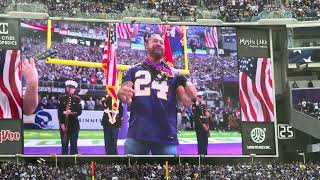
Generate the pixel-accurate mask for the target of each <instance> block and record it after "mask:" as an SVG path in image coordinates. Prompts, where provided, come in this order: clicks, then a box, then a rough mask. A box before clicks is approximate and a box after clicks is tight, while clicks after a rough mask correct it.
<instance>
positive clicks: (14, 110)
mask: <svg viewBox="0 0 320 180" xmlns="http://www.w3.org/2000/svg"><path fill="white" fill-rule="evenodd" d="M5 78H7V77H5ZM3 79H4V77H3V76H2V77H1V79H0V88H1V90H2V91H3V93H4V94H5V96H7V98H8V101H7V102H8V103H9V107H10V110H9V111H10V116H8V118H10V117H12V118H18V117H19V116H18V115H19V112H18V109H17V106H16V104H15V101H14V99H13V97H12V96H11V94H10V92H9V91H8V89H7V88H6V86H5V84H4V82H3ZM7 110H8V109H7Z"/></svg>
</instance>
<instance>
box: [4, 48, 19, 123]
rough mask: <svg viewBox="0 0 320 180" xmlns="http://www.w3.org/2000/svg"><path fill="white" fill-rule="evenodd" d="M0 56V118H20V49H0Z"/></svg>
mask: <svg viewBox="0 0 320 180" xmlns="http://www.w3.org/2000/svg"><path fill="white" fill-rule="evenodd" d="M0 58H1V59H0V75H1V76H0V118H21V117H22V88H21V86H22V83H21V78H22V76H21V61H20V50H0Z"/></svg>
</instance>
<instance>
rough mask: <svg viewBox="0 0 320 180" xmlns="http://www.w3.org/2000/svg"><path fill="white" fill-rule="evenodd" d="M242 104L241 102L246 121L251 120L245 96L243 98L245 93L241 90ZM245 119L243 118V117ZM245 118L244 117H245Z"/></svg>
mask: <svg viewBox="0 0 320 180" xmlns="http://www.w3.org/2000/svg"><path fill="white" fill-rule="evenodd" d="M240 104H241V111H242V114H243V115H244V116H245V118H246V119H245V121H250V118H249V115H248V111H247V106H246V103H245V102H244V98H243V93H242V91H240ZM242 119H243V118H242ZM243 120H244V119H243Z"/></svg>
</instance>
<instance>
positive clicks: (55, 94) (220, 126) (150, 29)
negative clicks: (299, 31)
mask: <svg viewBox="0 0 320 180" xmlns="http://www.w3.org/2000/svg"><path fill="white" fill-rule="evenodd" d="M21 28H22V30H21V36H22V37H21V42H22V58H30V57H34V56H35V55H36V54H39V53H41V52H44V51H46V49H47V47H49V46H48V44H47V43H48V41H47V35H48V32H47V30H48V29H47V21H39V20H23V21H22V22H21ZM108 28H109V29H110V28H112V29H114V31H115V32H116V33H115V38H114V39H113V40H114V44H115V47H116V53H115V54H116V56H115V57H116V60H117V64H121V65H130V66H132V67H136V66H138V67H139V63H140V64H141V63H143V62H144V61H145V58H146V55H147V52H146V49H147V47H145V43H146V39H145V35H146V34H147V33H151V34H159V35H160V36H161V37H162V38H164V39H165V38H166V39H165V40H164V43H165V46H168V44H169V45H170V47H171V48H170V50H171V52H170V54H172V59H173V68H174V69H176V70H185V68H186V64H185V62H188V68H189V69H188V70H189V72H190V73H189V74H187V75H186V77H187V78H188V79H190V81H191V82H192V83H193V84H194V85H195V87H196V88H197V90H198V96H201V97H202V98H203V99H202V101H201V102H202V104H204V107H206V109H207V113H206V118H205V119H206V124H208V126H207V127H208V128H209V133H206V134H205V135H203V134H201V133H199V128H202V127H199V122H198V121H199V119H196V117H197V112H196V110H195V106H197V105H198V104H197V103H194V104H193V106H192V107H187V108H186V107H184V106H181V104H179V103H175V104H173V105H176V106H174V107H175V108H173V109H169V108H167V107H164V106H162V107H159V108H164V109H166V110H167V111H170V112H171V111H172V112H176V118H175V119H174V120H171V122H169V124H170V123H171V124H170V126H169V127H165V128H162V129H160V130H159V128H158V127H157V128H155V130H153V129H152V128H153V126H155V124H156V123H158V122H157V121H155V120H154V119H150V123H149V122H148V121H147V120H144V121H145V122H146V123H145V126H144V127H143V128H141V126H139V127H140V128H141V129H135V128H136V127H137V125H136V124H137V123H138V122H137V119H135V117H136V113H137V112H139V113H142V114H143V113H144V112H147V111H144V110H141V111H139V110H137V109H139V104H138V103H135V102H134V101H135V100H134V98H136V96H137V93H138V92H137V89H136V87H137V86H136V84H135V85H134V87H135V95H134V98H133V103H132V104H131V105H130V106H128V105H126V104H122V107H123V109H121V112H123V113H122V115H123V118H121V123H120V126H119V127H117V128H109V127H106V126H104V120H103V119H104V118H105V117H106V116H109V117H110V109H106V108H105V107H104V104H103V102H104V101H105V100H106V99H107V98H106V96H107V91H106V73H105V72H104V70H103V69H101V68H94V67H78V66H70V65H62V64H63V61H64V60H73V61H86V62H94V63H102V62H103V57H104V55H105V54H104V53H105V52H106V49H104V47H105V44H106V43H105V39H106V35H107V34H108V32H107V29H108ZM51 31H52V35H51V37H52V38H51V44H50V47H51V48H55V49H56V50H57V54H56V55H55V56H54V57H53V58H54V59H58V60H60V61H61V62H62V64H50V63H46V62H45V61H44V60H43V59H39V60H38V61H37V70H38V75H39V92H38V93H39V104H38V107H37V108H36V110H35V111H34V113H33V114H32V115H29V116H26V115H24V116H23V122H24V125H23V127H24V154H31V155H32V154H36V155H39V154H84V155H86V154H87V155H104V154H118V155H122V154H142V155H146V154H154V155H156V154H178V155H196V154H208V155H244V154H247V153H244V150H243V146H244V145H243V138H247V136H244V135H243V134H242V133H247V134H249V137H248V138H250V132H244V131H241V129H242V123H243V122H242V117H243V114H242V113H243V112H242V111H241V107H242V106H241V103H240V102H241V101H240V98H241V97H239V91H240V90H239V65H238V62H240V61H241V63H243V62H242V61H243V60H241V59H240V60H238V59H239V58H238V53H237V51H238V49H237V32H236V28H234V27H210V26H185V27H184V26H179V25H168V26H164V25H152V24H119V23H117V24H113V25H111V26H109V25H108V24H105V23H86V22H68V21H52V28H51ZM165 33H166V34H165ZM184 33H186V34H184ZM165 51H166V50H165ZM130 73H131V72H130V71H127V72H124V74H123V78H122V80H124V81H126V79H128V76H130ZM268 73H270V69H269V72H268ZM136 76H137V75H136ZM141 77H143V78H146V75H144V76H141ZM141 77H135V78H138V80H141V79H139V78H141ZM68 80H72V81H75V82H76V83H77V87H76V89H75V94H74V96H72V97H71V99H72V98H74V99H72V100H70V101H69V99H68V98H70V97H69V96H68V95H67V93H68V92H69V89H68V88H66V82H67V81H68ZM135 80H136V79H135ZM139 82H140V83H141V82H142V81H139ZM142 83H144V82H142ZM149 83H150V82H149ZM71 84H72V83H71ZM153 84H154V83H153V82H152V88H153V86H154V85H153ZM143 85H145V86H148V85H149V84H148V83H145V84H143ZM157 85H159V87H160V85H161V84H157ZM150 86H151V85H150ZM155 87H156V88H157V86H155ZM271 88H272V87H271ZM140 90H141V89H140ZM144 90H146V88H144ZM162 90H163V89H162ZM169 91H170V90H169ZM159 92H162V91H161V88H160V89H159ZM139 93H141V92H139ZM169 94H170V93H169ZM140 95H141V94H140ZM143 96H145V95H143ZM271 97H272V96H271ZM247 98H249V99H250V97H247ZM259 100H260V99H259ZM66 102H71V103H70V104H71V105H68V106H67V108H66V106H63V105H65V104H66ZM174 102H175V101H174ZM198 102H199V101H198ZM161 103H164V102H163V101H161ZM253 103H254V101H253ZM171 105H172V104H171ZM73 106H74V107H73ZM141 106H142V105H141ZM61 107H63V108H64V109H62V110H61ZM70 109H71V112H72V114H71V115H70V116H69V115H68V118H67V120H68V122H69V124H68V127H69V128H67V134H66V133H65V132H66V131H64V130H63V129H65V128H62V127H61V124H64V123H65V117H66V116H65V113H66V111H67V110H70ZM154 109H155V111H157V109H156V108H154ZM117 112H118V111H117ZM119 112H120V111H119ZM79 114H80V115H79ZM158 115H159V116H160V117H162V114H158ZM156 116H157V112H155V114H154V116H153V117H152V118H155V119H157V117H156ZM74 117H77V118H75V119H76V120H73V118H74ZM62 119H64V120H62ZM113 120H115V119H113ZM159 121H162V120H161V119H160V120H159ZM163 121H165V120H163ZM258 121H259V120H258ZM159 124H160V125H161V124H163V122H160V123H159ZM251 126H252V128H251V127H250V128H251V129H252V131H251V129H250V131H251V138H252V139H253V138H260V142H257V143H258V144H260V143H261V142H263V141H264V139H265V138H266V136H267V135H266V134H267V133H266V132H265V129H266V128H264V130H263V128H255V129H254V127H255V126H256V125H255V124H251ZM266 127H267V129H268V128H269V125H268V126H266ZM133 129H135V130H133ZM256 129H258V130H256ZM260 129H261V131H262V132H261V131H260ZM166 131H170V133H172V137H171V136H170V137H169V136H168V137H166V138H169V139H170V138H171V139H175V137H177V139H176V140H167V141H163V139H164V138H163V137H162V136H164V135H166V133H167V132H166ZM248 131H249V130H248ZM263 131H264V132H263ZM268 131H269V130H268ZM148 132H149V134H148ZM206 132H207V131H206ZM271 132H272V131H271ZM139 133H140V134H139ZM272 133H273V135H274V132H272ZM133 137H134V138H133ZM137 137H139V138H137ZM262 137H263V140H261V138H262ZM206 140H207V141H208V142H207V143H208V145H206ZM114 142H116V148H115V149H114V148H113V149H110V147H113V146H114V144H112V143H114ZM255 142H256V141H255ZM66 143H68V144H69V148H67V149H66V146H65V145H62V144H66ZM260 145H261V144H260ZM71 146H72V147H71ZM129 146H130V147H131V149H134V150H137V149H141V148H143V147H147V149H148V148H149V149H150V151H149V150H148V151H143V150H142V151H138V150H137V151H138V152H137V153H134V151H130V153H126V152H128V151H127V150H126V148H127V149H129V148H128V147H129ZM204 147H205V149H206V152H205V153H203V151H201V152H200V149H203V148H204ZM261 147H262V146H261ZM172 148H173V149H174V150H172ZM152 149H153V150H152ZM161 149H164V150H163V151H161ZM168 149H169V150H168ZM132 152H133V153H132ZM141 152H143V153H141ZM163 152H166V153H163ZM257 154H258V153H257Z"/></svg>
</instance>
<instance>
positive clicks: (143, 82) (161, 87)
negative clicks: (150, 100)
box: [134, 71, 169, 100]
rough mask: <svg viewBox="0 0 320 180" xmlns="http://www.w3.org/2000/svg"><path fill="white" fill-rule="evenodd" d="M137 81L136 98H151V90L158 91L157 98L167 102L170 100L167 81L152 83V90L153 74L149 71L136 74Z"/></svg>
mask: <svg viewBox="0 0 320 180" xmlns="http://www.w3.org/2000/svg"><path fill="white" fill-rule="evenodd" d="M135 78H136V81H135V82H134V90H135V96H150V95H151V89H155V90H157V97H158V98H160V99H165V100H167V98H168V91H169V87H168V83H167V81H162V82H161V83H159V82H158V81H152V84H151V88H150V82H151V80H152V79H151V74H150V73H149V71H138V72H136V74H135Z"/></svg>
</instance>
